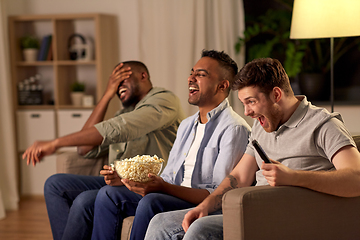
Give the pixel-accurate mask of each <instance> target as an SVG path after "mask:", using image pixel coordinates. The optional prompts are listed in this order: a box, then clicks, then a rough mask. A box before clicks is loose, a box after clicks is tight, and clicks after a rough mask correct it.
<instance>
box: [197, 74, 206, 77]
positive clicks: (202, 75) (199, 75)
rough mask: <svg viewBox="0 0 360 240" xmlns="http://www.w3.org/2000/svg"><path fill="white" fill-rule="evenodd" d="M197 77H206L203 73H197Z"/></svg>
mask: <svg viewBox="0 0 360 240" xmlns="http://www.w3.org/2000/svg"><path fill="white" fill-rule="evenodd" d="M195 76H196V77H205V74H203V73H196V74H195Z"/></svg>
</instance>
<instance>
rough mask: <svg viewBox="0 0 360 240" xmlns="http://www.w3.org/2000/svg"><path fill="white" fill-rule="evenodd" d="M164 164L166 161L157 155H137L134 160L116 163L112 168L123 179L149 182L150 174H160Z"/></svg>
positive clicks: (128, 159)
mask: <svg viewBox="0 0 360 240" xmlns="http://www.w3.org/2000/svg"><path fill="white" fill-rule="evenodd" d="M163 163H164V160H163V159H162V158H159V157H158V156H156V155H154V156H153V157H151V156H150V155H142V156H139V155H137V156H135V157H133V158H126V159H123V160H116V161H114V164H112V168H113V170H115V171H116V172H117V174H118V175H119V176H120V177H121V178H124V179H129V180H130V181H135V182H147V181H150V178H149V177H148V175H149V173H152V174H154V175H159V174H160V172H161V169H162V166H163Z"/></svg>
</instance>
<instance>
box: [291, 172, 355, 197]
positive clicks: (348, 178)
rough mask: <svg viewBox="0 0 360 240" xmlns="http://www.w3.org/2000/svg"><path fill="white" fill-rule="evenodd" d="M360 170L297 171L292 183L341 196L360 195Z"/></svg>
mask: <svg viewBox="0 0 360 240" xmlns="http://www.w3.org/2000/svg"><path fill="white" fill-rule="evenodd" d="M359 183H360V171H358V170H353V169H350V168H347V169H339V170H335V171H327V172H325V171H296V172H295V175H294V178H293V179H292V181H291V182H290V185H294V186H299V187H305V188H309V189H312V190H315V191H318V192H323V193H327V194H331V195H336V196H340V197H356V196H360V184H359Z"/></svg>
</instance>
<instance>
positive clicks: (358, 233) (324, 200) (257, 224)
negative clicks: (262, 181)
mask: <svg viewBox="0 0 360 240" xmlns="http://www.w3.org/2000/svg"><path fill="white" fill-rule="evenodd" d="M353 138H354V140H355V142H356V144H357V147H358V149H360V148H359V146H360V136H354V137H353ZM223 214H224V222H223V224H224V239H225V240H234V239H239V240H254V239H266V240H272V239H291V240H297V239H299V240H300V239H302V240H304V239H306V240H309V239H316V240H319V239H326V240H332V239H334V240H339V239H341V240H347V239H351V240H352V239H360V197H354V198H342V197H336V196H332V195H328V194H324V193H319V192H315V191H312V190H309V189H305V188H300V187H288V186H287V187H271V186H261V187H246V188H240V189H234V190H231V191H229V192H227V193H226V194H225V195H224V197H223Z"/></svg>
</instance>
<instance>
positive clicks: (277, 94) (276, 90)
mask: <svg viewBox="0 0 360 240" xmlns="http://www.w3.org/2000/svg"><path fill="white" fill-rule="evenodd" d="M282 93H283V92H282V91H281V89H280V88H279V87H274V88H273V96H274V101H275V102H276V103H277V102H279V101H280V99H281V97H282Z"/></svg>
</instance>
